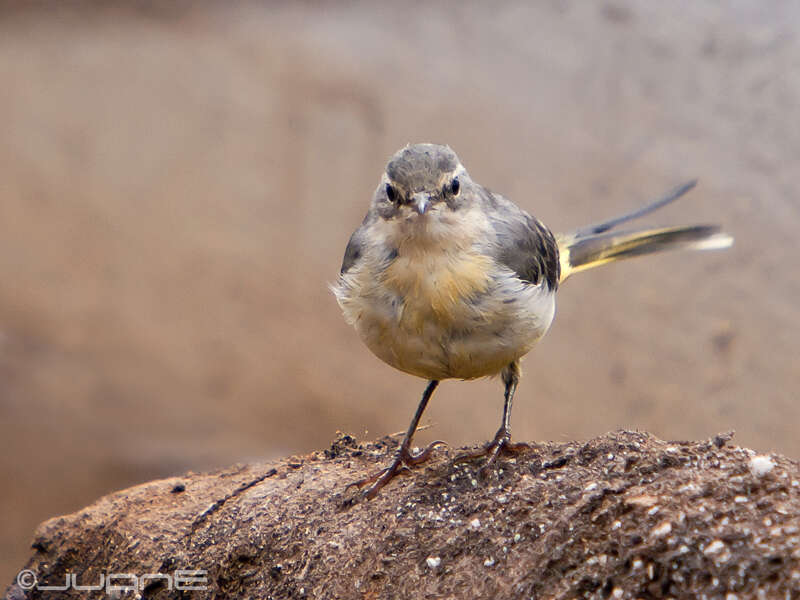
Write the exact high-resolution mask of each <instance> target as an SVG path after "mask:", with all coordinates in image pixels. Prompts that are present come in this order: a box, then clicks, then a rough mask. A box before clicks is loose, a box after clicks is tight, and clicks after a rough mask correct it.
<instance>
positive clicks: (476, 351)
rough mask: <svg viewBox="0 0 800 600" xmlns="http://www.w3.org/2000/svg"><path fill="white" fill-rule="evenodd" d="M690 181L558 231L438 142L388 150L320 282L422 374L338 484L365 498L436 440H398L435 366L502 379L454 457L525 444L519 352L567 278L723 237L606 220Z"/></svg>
mask: <svg viewBox="0 0 800 600" xmlns="http://www.w3.org/2000/svg"><path fill="white" fill-rule="evenodd" d="M695 184H696V181H690V182H687V183H685V184H682V185H680V186H678V187H676V188H675V189H673V190H672V191H670V192H669V193H667V194H666V195H664V196H663V197H661V198H659V199H658V200H656V201H654V202H651V203H650V204H647V205H646V206H644V207H643V208H640V209H638V210H635V211H633V212H630V213H628V214H625V215H622V216H619V217H616V218H613V219H609V220H606V221H603V222H602V223H598V224H596V225H591V226H588V227H583V228H579V229H576V230H574V231H571V232H568V233H564V234H559V233H553V232H552V231H551V230H550V229H548V228H547V227H546V226H545V225H544V224H543V223H542V222H541V221H539V220H538V219H536V218H535V217H533V216H531V215H530V214H528V213H527V212H525V211H524V210H522V209H521V208H519V207H518V206H517V205H516V204H514V203H513V202H512V201H511V200H509V199H507V198H505V197H504V196H502V195H500V194H497V193H495V192H492V191H490V190H489V189H487V188H486V187H484V186H482V185H481V184H480V183H478V182H476V181H475V180H473V179H472V178H471V177H470V175H469V173H468V172H467V170H466V169H465V168H464V166H463V165H462V164H461V161H460V160H459V158H458V156H457V155H456V153H455V152H454V151H453V150H452V149H451V148H450V147H449V146H446V145H438V144H430V143H421V144H411V145H407V146H405V147H404V148H402V149H400V150H399V151H397V152H396V153H395V154H394V155H393V156H392V157H391V158H390V159H389V161H388V163H387V165H386V169H385V171H384V173H383V174H382V175H381V179H380V182H379V184H378V187H377V189H376V190H375V193H374V195H373V197H372V202H371V204H370V206H369V209H368V211H367V214H366V216H365V217H364V220H363V222H362V223H361V225H360V226H359V227H358V228H357V229H356V230H355V231H354V232H353V234H352V235H351V237H350V240H349V242H348V244H347V247H346V249H345V253H344V258H343V260H342V266H341V269H340V274H339V277H338V279H337V281H336V282H335V283H334V284H332V285H331V289H332V291H333V294H334V295H335V297H336V300H337V302H338V304H339V306H340V308H341V310H342V312H343V315H344V318H345V321H346V322H347V323H349V324H350V325H352V326H353V327H354V328H355V330H356V332H357V333H358V335H359V337H360V338H361V340H362V341H363V342H364V344H366V346H367V347H368V348H369V350H371V351H372V353H373V354H375V355H376V356H377V357H378V358H379V359H381V360H382V361H384V362H386V363H388V364H389V365H391V366H392V367H394V368H396V369H399V370H400V371H403V372H405V373H409V374H411V375H415V376H417V377H420V378H423V379H425V380H427V382H428V383H427V385H426V387H425V390H424V393H423V394H422V398H421V400H420V402H419V404H418V406H417V410H416V412H415V414H414V417H413V418H412V420H411V423H410V424H409V427H408V430H407V432H406V434H405V436H404V438H403V441H402V442H401V443H400V445H399V447H398V448H397V450H396V452H395V454H394V457H393V459H392V461H391V463H390V464H389V465H388V466H387V467H386V468H384V469H381V470H379V471H378V472H376V473H375V474H373V475H370V476H369V477H366V478H364V479H361V480H359V481H356V482H353V483H352V484H351V485H353V486H356V487H357V488H359V489H362V492H363V494H364V496H366V497H367V498H374V497H375V496H376V495H377V494H378V492H379V491H380V489H381V488H383V487H384V486H385V485H386V484H387V483H389V481H391V480H392V479H393V478H394V477H395V476H396V475H397V474H398V473H400V472H402V471H404V470H408V469H410V468H411V467H413V466H416V465H419V464H421V463H422V462H424V461H425V460H427V459H428V458H429V457H430V456H431V453H432V451H433V450H434V448H435V447H437V446H439V445H443V444H444V442H441V441H436V442H433V443H431V444H430V445H429V446H427V447H426V448H425V449H423V450H421V451H417V452H414V451H412V446H411V443H412V440H413V437H414V433H415V432H416V430H417V426H418V424H419V421H420V419H421V417H422V415H423V413H424V411H425V408H426V406H427V405H428V402H429V400H430V398H431V396H432V395H433V393H434V391H435V390H436V388H437V387H438V385H439V383H440V382H441V381H443V380H447V379H458V380H472V379H477V378H482V377H492V376H497V375H499V376H500V379H501V381H502V383H503V386H504V394H503V398H504V403H503V414H502V420H501V424H500V428H499V429H498V430H497V433H496V434H495V437H494V438H493V440H492V441H491V442H489V443H488V444H486V445H485V446H484V447H483V448H482V449H480V450H478V451H476V452H472V453H469V454H466V455H463V456H462V457H459V458H470V459H471V458H478V457H487V458H486V460H485V464H484V466H483V467H482V469H486V468H488V467H489V466H490V465H491V464H493V463H494V462H495V461H496V459H497V458H498V456H499V455H500V454H503V453H514V452H518V451H520V450H522V449H524V448H525V447H527V445H526V444H520V443H516V442H514V441H512V438H511V407H512V401H513V398H514V393H515V391H516V389H517V385H518V383H519V381H520V375H521V371H520V360H521V359H522V357H523V356H525V354H527V353H528V352H529V351H530V350H531V349H532V348H533V347H534V346H535V345H536V343H537V342H538V341H539V340H540V339H541V338H542V337H543V336H544V335H545V334H546V333H547V332H548V330H549V329H550V326H551V324H552V322H553V318H554V315H555V308H556V293H557V291H558V290H559V288H560V286H561V284H563V283H564V281H565V280H566V279H567V278H569V277H570V276H571V275H573V274H575V273H578V272H580V271H584V270H586V269H590V268H593V267H597V266H600V265H604V264H607V263H611V262H615V261H618V260H622V259H627V258H631V257H634V256H641V255H646V254H651V253H655V252H661V251H664V250H672V249H679V248H682V249H694V250H710V249H722V248H727V247H728V246H730V245H731V244H732V243H733V238H732V237H731V236H730V235H728V234H726V233H724V232H722V231H721V229H720V227H719V226H716V225H690V226H678V227H666V228H664V227H662V228H639V229H631V230H623V231H616V230H615V228H617V227H618V226H619V225H622V224H625V223H628V222H629V221H632V220H634V219H638V218H640V217H644V216H645V215H648V214H650V213H651V212H653V211H655V210H657V209H659V208H662V207H663V206H665V205H667V204H669V203H671V202H673V201H674V200H676V199H678V198H679V197H681V196H683V195H684V194H685V193H686V192H688V191H689V190H690V189H691V188H693V187H694V186H695ZM348 487H349V486H348Z"/></svg>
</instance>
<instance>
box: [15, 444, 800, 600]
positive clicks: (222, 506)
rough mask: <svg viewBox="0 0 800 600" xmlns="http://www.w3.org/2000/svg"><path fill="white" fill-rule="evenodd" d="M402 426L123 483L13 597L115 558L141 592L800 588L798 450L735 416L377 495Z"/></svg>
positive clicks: (42, 543)
mask: <svg viewBox="0 0 800 600" xmlns="http://www.w3.org/2000/svg"><path fill="white" fill-rule="evenodd" d="M395 445H396V441H395V440H394V439H390V438H386V439H383V440H381V441H379V442H376V443H363V444H362V443H358V442H357V441H356V440H355V439H354V438H352V437H351V436H345V435H342V436H341V437H340V438H339V439H337V440H336V441H335V442H334V443H333V444H332V445H331V447H330V448H329V449H327V450H325V451H319V452H315V453H312V454H309V455H306V456H301V457H290V458H288V459H285V460H282V461H279V462H276V463H272V464H258V465H240V466H234V467H231V468H228V469H224V470H221V471H217V472H214V473H207V474H197V473H187V474H186V475H185V476H183V477H177V478H170V479H164V480H159V481H154V482H151V483H147V484H144V485H140V486H137V487H133V488H130V489H127V490H123V491H120V492H117V493H114V494H111V495H109V496H106V497H104V498H102V499H100V500H99V501H98V502H96V503H95V504H94V505H92V506H90V507H88V508H86V509H84V510H82V511H80V512H78V513H75V514H72V515H68V516H64V517H59V518H55V519H51V520H49V521H47V522H45V523H44V524H42V525H41V526H40V527H39V529H38V530H37V532H36V534H35V539H34V542H33V549H34V553H33V555H32V557H31V558H30V560H29V561H28V563H27V565H26V566H25V568H26V569H28V570H29V573H30V574H32V577H33V578H32V579H29V580H27V581H23V582H22V583H24V584H25V585H20V583H19V582H16V583H13V584H12V585H11V587H9V589H8V591H7V595H6V598H7V599H8V600H19V599H21V598H32V599H33V598H49V597H59V598H78V597H81V598H84V597H86V592H85V591H76V590H75V585H74V583H77V584H78V585H96V586H97V585H101V584H102V583H103V582H104V581H105V583H106V585H108V584H109V583H110V582H111V581H112V580H111V579H108V578H109V574H117V575H116V578H115V579H114V580H113V581H114V585H118V586H119V585H122V586H123V587H124V586H126V585H127V586H138V591H139V593H140V597H142V598H177V597H193V598H194V597H197V598H264V599H266V598H450V597H458V598H467V597H480V598H578V597H580V598H663V597H680V598H689V597H706V598H726V597H731V596H726V595H727V594H735V595H736V596H735V597H739V598H743V597H764V598H776V597H781V598H784V597H785V598H795V597H800V483H799V480H800V468H798V464H797V463H796V462H794V461H792V460H789V459H787V458H784V457H781V456H777V455H769V456H766V455H762V456H759V455H756V454H755V453H754V452H753V451H751V450H748V449H746V448H740V447H736V446H734V445H732V444H731V443H730V435H720V436H717V437H715V438H714V439H711V440H708V441H701V442H667V441H662V440H659V439H657V438H655V437H653V436H651V435H649V434H647V433H638V432H629V431H620V432H615V433H610V434H607V435H604V436H601V437H598V438H596V439H593V440H591V441H589V442H568V443H552V442H551V443H537V444H531V446H530V449H528V450H525V451H523V452H522V453H520V454H519V455H516V456H515V457H513V458H512V457H504V458H502V459H501V460H500V461H499V462H498V464H497V465H496V467H495V468H492V469H491V470H490V472H489V474H488V475H486V476H485V477H482V476H481V475H480V473H479V472H480V464H479V463H478V462H468V463H459V462H457V461H455V460H454V458H455V456H456V455H457V454H458V452H457V451H455V450H454V449H447V450H441V451H439V452H437V454H436V457H435V458H433V459H432V460H431V461H429V463H427V465H425V466H423V467H420V468H417V469H415V470H413V471H412V472H411V473H409V474H405V475H403V476H400V477H397V478H396V479H395V480H394V481H392V482H391V483H390V484H389V485H388V486H387V487H386V488H384V489H383V491H382V492H381V493H380V494H379V495H378V497H377V498H375V499H374V500H371V501H366V500H363V499H362V498H361V497H360V496H359V495H358V493H357V490H355V489H354V488H352V487H351V488H347V483H348V482H351V481H354V480H357V479H359V478H361V477H364V476H365V475H367V474H369V473H371V472H372V471H374V470H375V469H377V468H379V467H380V466H382V465H384V463H386V461H387V459H388V458H389V453H390V452H391V451H392V449H393V448H394V447H395ZM194 570H199V572H193V573H189V574H188V575H187V572H189V571H194ZM156 573H158V574H161V575H162V576H161V577H158V578H156V577H150V576H147V577H146V576H145V574H156ZM71 574H74V576H75V582H72V580H71V579H69V578H68V576H69V575H71ZM119 574H127V575H126V576H127V579H126V578H125V577H120V575H119ZM163 575H169V577H170V578H166V577H163ZM134 576H135V577H136V579H134ZM104 578H106V579H104ZM32 582H34V583H33V584H32ZM65 582H66V583H68V584H70V585H69V589H67V590H66V591H59V592H52V591H42V590H41V586H43V585H55V586H62V587H63V586H64V585H65ZM187 585H188V586H194V587H200V588H203V589H201V590H195V591H186V590H185V588H186V586H187ZM182 586H183V587H184V589H183V590H180V589H177V588H179V587H182ZM25 587H27V588H30V589H27V590H26V589H24V588H25ZM94 593H95V594H98V597H100V596H101V595H102V594H104V593H105V591H102V592H101V591H97V592H94ZM115 593H116V594H117V597H137V596H136V594H134V593H133V592H130V593H129V594H130V595H126V592H125V591H124V590H123V591H121V592H120V591H119V590H118V591H117V592H115Z"/></svg>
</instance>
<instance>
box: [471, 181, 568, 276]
mask: <svg viewBox="0 0 800 600" xmlns="http://www.w3.org/2000/svg"><path fill="white" fill-rule="evenodd" d="M489 193H490V194H491V203H490V204H491V206H490V207H488V210H487V213H488V215H489V220H490V222H491V224H492V227H493V228H494V231H495V233H496V244H495V245H494V252H495V256H494V258H495V260H496V261H497V262H498V263H500V264H502V265H504V266H506V267H508V268H509V269H511V270H512V271H513V272H514V273H516V275H517V277H519V278H520V279H521V280H523V281H526V282H528V283H532V284H534V285H536V284H539V283H541V282H542V281H544V282H546V283H547V286H548V287H549V288H550V289H551V290H555V289H556V288H557V287H558V281H559V279H560V268H561V267H560V264H559V260H558V244H557V243H556V240H555V237H554V236H553V234H552V232H551V231H550V230H549V229H548V228H547V227H545V226H544V225H543V224H542V223H541V222H540V221H539V220H538V219H536V218H534V217H532V216H531V215H529V214H528V213H526V212H525V211H523V210H522V209H521V208H519V207H518V206H517V205H516V204H514V203H513V202H511V201H510V200H508V199H506V198H504V197H502V196H500V195H499V194H494V193H491V192H489Z"/></svg>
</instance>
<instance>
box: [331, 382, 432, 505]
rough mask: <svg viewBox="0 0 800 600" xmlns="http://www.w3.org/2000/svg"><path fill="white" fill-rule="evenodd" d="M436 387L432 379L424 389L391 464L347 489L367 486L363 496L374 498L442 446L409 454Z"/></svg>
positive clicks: (430, 447) (355, 482) (430, 446)
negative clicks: (392, 481)
mask: <svg viewBox="0 0 800 600" xmlns="http://www.w3.org/2000/svg"><path fill="white" fill-rule="evenodd" d="M438 385H439V382H438V381H437V380H435V379H432V380H431V381H430V382H429V383H428V387H426V388H425V392H424V393H423V394H422V399H421V400H420V401H419V406H417V412H416V413H414V418H413V419H411V424H410V425H409V426H408V431H407V432H406V436H405V437H404V438H403V442H402V443H401V444H400V447H399V448H398V449H397V452H396V453H395V455H394V460H393V461H392V463H391V464H390V465H389V466H388V467H386V468H385V469H381V470H380V471H378V472H377V473H375V474H374V475H370V476H369V477H367V478H365V479H360V480H359V481H354V482H353V483H351V484H350V485H348V486H347V487H351V486H356V487H358V488H362V487H364V486H365V485H369V487H368V488H367V489H366V490H365V491H364V496H365V497H366V498H374V497H375V496H376V495H377V494H378V492H379V491H380V489H381V488H382V487H383V486H385V485H386V484H387V483H389V482H390V481H391V480H392V478H393V477H394V476H395V475H397V474H398V473H399V472H400V471H404V470H407V469H408V468H409V467H413V466H415V465H418V464H420V463H422V462H424V461H426V460H428V459H429V458H430V456H431V452H433V449H434V448H435V447H436V446H442V445H444V442H442V441H435V442H433V443H432V444H429V445H428V447H427V448H425V449H424V450H423V451H422V452H419V453H417V454H412V453H411V439H412V438H413V437H414V432H415V431H416V430H417V425H418V424H419V420H420V418H421V417H422V413H423V412H425V407H426V406H427V405H428V400H430V399H431V396H433V391H434V390H435V389H436V386H438Z"/></svg>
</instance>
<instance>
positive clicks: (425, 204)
mask: <svg viewBox="0 0 800 600" xmlns="http://www.w3.org/2000/svg"><path fill="white" fill-rule="evenodd" d="M430 206H431V197H430V195H429V194H428V193H427V192H417V193H416V194H412V196H411V208H413V209H414V210H415V211H417V213H418V214H420V215H424V214H425V213H426V212H428V209H429V208H430Z"/></svg>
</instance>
